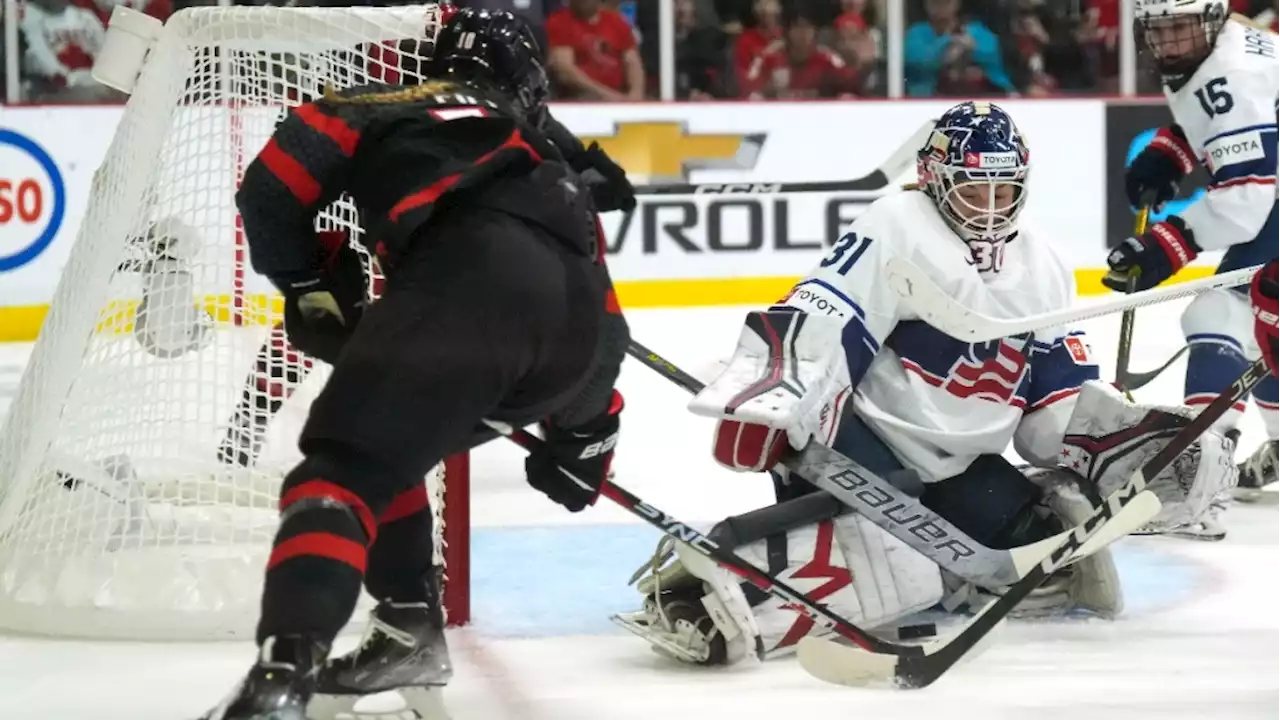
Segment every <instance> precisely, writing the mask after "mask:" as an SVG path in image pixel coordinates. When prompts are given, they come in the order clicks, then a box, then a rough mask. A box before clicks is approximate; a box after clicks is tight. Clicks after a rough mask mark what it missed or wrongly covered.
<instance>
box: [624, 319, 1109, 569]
mask: <svg viewBox="0 0 1280 720" xmlns="http://www.w3.org/2000/svg"><path fill="white" fill-rule="evenodd" d="M784 334H785V333H783V332H779V333H778V336H779V337H781V336H782V335H784ZM628 352H629V353H630V354H631V355H632V356H633V357H635V358H636V359H637V360H640V361H641V362H642V363H644V364H645V365H648V366H649V367H650V368H652V369H653V370H656V371H657V372H659V373H660V374H662V375H664V376H665V377H666V378H667V379H668V380H671V381H672V382H674V383H675V384H677V385H679V386H680V387H682V388H684V389H685V390H687V391H688V392H690V393H695V394H696V393H698V392H699V391H701V390H702V387H703V383H702V382H701V381H699V380H698V379H697V378H695V377H693V376H692V375H689V374H688V373H686V372H684V371H683V370H681V369H680V368H678V367H676V366H675V365H674V364H672V363H671V362H669V361H668V360H666V359H664V358H663V357H662V356H660V355H658V354H657V353H655V352H653V351H652V350H649V349H648V348H646V347H645V346H643V345H641V344H640V343H638V342H636V341H634V340H633V341H632V342H631V345H630V347H629V348H628ZM780 463H781V464H782V465H784V466H785V467H786V468H787V469H789V470H790V471H791V472H792V473H794V474H795V475H796V476H797V477H799V478H801V479H803V480H804V481H805V482H807V483H809V484H811V485H813V486H815V487H817V488H818V489H820V490H822V491H824V492H826V493H827V494H829V495H831V496H832V497H834V498H836V499H837V500H839V501H840V502H841V503H843V504H844V505H846V506H848V507H850V508H852V509H853V510H855V511H857V512H858V514H860V515H862V516H863V517H865V518H867V519H868V520H870V521H871V522H873V523H875V524H876V525H877V526H879V527H880V528H882V529H883V530H884V531H885V532H887V533H889V534H890V535H893V536H894V537H896V538H898V539H899V540H901V541H902V542H904V543H906V544H907V545H908V546H910V547H911V548H912V549H914V550H915V551H916V552H918V553H920V554H921V555H924V556H925V557H927V558H929V559H930V560H932V561H933V562H934V563H936V564H937V565H939V566H941V567H943V568H945V569H946V570H947V571H948V572H951V573H953V574H955V575H957V576H959V577H961V578H964V579H965V580H968V581H969V582H972V583H974V584H975V585H978V586H980V587H984V588H998V587H1004V586H1006V585H1011V584H1013V583H1015V582H1017V581H1018V580H1019V579H1020V578H1022V577H1023V576H1025V575H1026V574H1027V573H1028V572H1030V571H1031V569H1032V568H1034V567H1035V566H1036V565H1038V564H1039V563H1040V561H1041V560H1042V559H1043V558H1044V555H1045V553H1047V552H1049V551H1050V550H1052V549H1053V548H1056V547H1058V545H1060V544H1061V543H1062V542H1063V541H1064V540H1066V539H1067V537H1068V536H1069V535H1070V534H1071V533H1070V531H1068V532H1063V533H1060V534H1058V535H1054V536H1053V537H1049V538H1045V539H1044V540H1041V541H1039V542H1035V543H1032V544H1030V545H1022V546H1020V547H1015V548H1010V549H1008V550H1003V549H996V548H991V547H987V546H986V545H983V544H982V543H980V542H978V541H977V540H974V539H973V538H971V537H969V536H968V535H967V534H966V533H965V532H964V531H962V530H960V529H959V528H957V527H956V526H955V525H953V524H951V522H950V521H948V520H947V519H946V518H943V517H942V516H941V515H939V514H937V513H935V512H934V511H932V510H930V509H929V508H927V507H925V506H924V505H923V504H921V503H920V501H919V500H917V499H916V498H914V497H912V496H910V495H908V494H907V493H905V492H903V491H901V490H899V489H898V487H897V486H896V485H895V484H894V483H893V482H892V481H890V480H887V479H884V478H881V477H880V476H878V475H876V474H875V473H873V472H871V471H870V470H868V469H866V468H864V467H863V466H862V465H860V464H858V463H857V462H856V461H854V460H852V459H850V458H848V457H846V456H844V455H843V454H841V453H839V452H837V451H835V450H833V449H831V448H829V447H826V446H825V445H823V444H821V443H818V442H811V443H809V444H808V446H806V447H805V449H804V450H803V451H801V452H799V453H787V454H785V455H784V456H783V457H782V459H781V460H780ZM900 472H901V473H902V474H903V475H910V476H912V477H911V478H910V480H911V481H912V482H913V483H914V484H917V485H918V484H919V482H920V480H919V478H918V477H915V473H914V472H912V471H910V470H903V471H900ZM891 477H892V476H891ZM1118 537H1119V536H1116V538H1118ZM1116 538H1112V539H1113V540H1114V539H1116ZM1087 554H1088V553H1080V554H1078V555H1076V556H1075V557H1074V558H1073V559H1079V558H1081V557H1084V556H1085V555H1087Z"/></svg>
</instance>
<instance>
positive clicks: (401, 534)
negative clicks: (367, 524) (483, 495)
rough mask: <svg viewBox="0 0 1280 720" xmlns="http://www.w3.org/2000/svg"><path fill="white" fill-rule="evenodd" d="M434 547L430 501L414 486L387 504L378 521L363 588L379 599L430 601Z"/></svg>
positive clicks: (420, 487)
mask: <svg viewBox="0 0 1280 720" xmlns="http://www.w3.org/2000/svg"><path fill="white" fill-rule="evenodd" d="M433 554H434V544H433V538H432V516H431V506H430V499H429V498H428V496H427V488H426V484H425V483H421V482H419V483H417V484H416V485H414V486H413V487H412V488H410V489H408V490H406V491H404V492H402V493H400V494H399V495H397V496H396V497H395V499H393V500H392V501H391V504H390V505H388V506H387V509H386V510H384V511H383V513H382V515H381V516H379V518H378V538H377V540H376V541H375V542H374V543H373V546H372V547H370V548H369V565H368V570H367V571H366V572H365V588H366V589H368V591H369V594H370V595H371V596H373V597H374V598H377V599H379V600H392V601H394V602H434V601H435V597H436V595H435V593H433V592H432V591H431V590H430V589H429V587H428V586H429V584H430V582H431V581H432V578H433V570H434V567H433V562H434V561H433Z"/></svg>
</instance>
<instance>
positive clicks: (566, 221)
mask: <svg viewBox="0 0 1280 720" xmlns="http://www.w3.org/2000/svg"><path fill="white" fill-rule="evenodd" d="M344 192H345V193H347V194H349V195H350V196H351V198H352V199H353V200H354V202H355V205H356V207H357V209H358V210H359V211H360V219H361V224H362V225H363V227H364V230H365V235H364V237H363V238H362V240H363V242H364V243H365V244H366V245H367V246H368V248H369V250H370V251H371V252H373V253H375V254H376V255H378V256H379V257H380V258H382V260H383V262H384V265H385V266H387V269H388V271H391V270H392V269H393V268H394V264H395V259H396V258H397V257H398V256H400V255H401V254H402V253H403V252H404V250H405V249H406V247H407V245H408V243H409V242H410V241H411V238H413V237H414V236H415V233H416V232H417V231H418V230H419V229H420V228H422V226H423V225H425V224H427V223H429V222H431V221H433V220H435V219H438V218H439V217H441V216H442V215H444V214H446V213H450V212H457V211H459V210H465V209H466V208H477V207H486V208H492V209H496V210H500V211H503V212H506V213H509V214H512V215H515V216H517V217H520V218H522V219H524V220H526V221H528V222H532V223H534V224H537V225H539V226H541V227H542V228H543V229H544V230H546V231H547V232H548V233H550V234H551V235H553V236H556V237H557V238H559V239H561V240H562V241H564V242H565V243H566V244H568V245H570V246H571V247H573V248H574V249H577V250H579V251H580V252H583V253H586V254H592V255H595V254H597V253H598V250H599V247H600V245H601V244H602V241H601V240H600V239H599V237H598V235H597V229H596V226H595V220H594V209H593V208H592V206H591V205H590V200H589V194H588V193H586V192H579V191H578V188H577V187H576V177H575V176H574V175H573V173H572V171H571V170H569V169H568V168H567V167H566V166H564V164H563V162H562V160H561V157H560V154H559V151H558V150H557V149H556V148H555V146H554V145H552V144H551V143H550V142H549V141H547V140H546V139H545V138H543V137H542V136H541V134H539V133H537V132H535V131H532V130H531V129H529V128H528V127H526V126H524V125H523V124H522V123H521V122H519V121H517V120H516V119H515V118H514V116H513V113H512V112H511V111H510V110H509V109H508V107H507V105H506V103H505V102H504V101H503V100H502V99H501V98H499V97H497V96H492V95H489V94H486V93H485V92H483V91H479V90H475V89H472V88H469V87H463V86H459V85H454V84H451V83H444V82H436V81H429V82H426V83H424V84H422V85H417V86H409V87H405V86H393V85H384V84H378V83H375V84H369V85H362V86H359V87H355V88H350V89H348V90H344V91H342V92H340V93H328V94H326V96H325V97H324V98H322V99H320V100H317V101H315V102H310V103H306V104H304V105H301V106H299V107H297V108H294V109H293V110H292V111H290V112H289V114H288V115H287V116H286V117H285V119H284V120H282V121H281V122H280V124H279V125H278V126H277V127H276V131H275V133H274V134H273V135H272V137H271V139H270V141H268V143H267V145H266V147H265V148H263V150H262V152H261V153H259V154H258V156H257V157H256V158H255V159H254V161H253V162H252V163H251V164H250V165H249V166H248V167H247V168H246V170H245V174H244V179H243V181H242V182H241V185H240V189H239V190H238V191H237V193H236V205H237V207H238V208H239V210H240V215H241V217H242V219H243V225H244V232H245V237H246V239H247V242H248V244H249V249H250V257H251V261H252V264H253V267H254V269H255V270H256V271H258V272H259V273H262V274H263V275H266V276H268V277H273V278H287V277H291V276H295V275H302V274H305V273H306V272H308V270H309V269H310V268H311V267H312V259H313V258H314V257H315V252H316V247H315V229H314V223H315V216H316V214H317V213H318V212H319V211H320V210H321V209H323V208H324V207H325V206H327V205H329V204H330V203H332V202H333V201H334V200H336V199H337V198H338V197H339V196H340V195H341V194H342V193H344Z"/></svg>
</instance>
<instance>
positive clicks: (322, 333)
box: [271, 232, 366, 365]
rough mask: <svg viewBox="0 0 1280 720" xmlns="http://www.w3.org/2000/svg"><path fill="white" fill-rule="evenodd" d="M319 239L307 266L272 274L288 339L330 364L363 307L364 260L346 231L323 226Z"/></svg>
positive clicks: (358, 318) (336, 356)
mask: <svg viewBox="0 0 1280 720" xmlns="http://www.w3.org/2000/svg"><path fill="white" fill-rule="evenodd" d="M317 239H318V240H319V241H320V243H321V246H322V247H321V248H320V249H319V250H318V251H317V253H316V257H315V261H314V263H313V268H312V269H311V270H310V271H308V272H305V273H300V274H298V275H296V276H291V277H275V278H272V279H271V280H272V282H273V283H275V286H276V287H277V288H279V289H280V292H281V293H283V294H284V330H285V335H287V336H288V338H289V344H291V345H293V346H294V347H295V348H297V349H298V350H301V351H302V352H304V353H306V354H308V355H310V356H311V357H314V358H316V359H318V360H322V361H324V362H326V363H329V364H330V365H332V364H333V363H334V362H336V361H337V359H338V354H339V353H341V352H342V347H343V346H344V345H346V343H347V339H348V338H350V337H351V334H352V333H353V332H355V329H356V325H357V324H358V323H359V322H360V317H361V315H363V313H364V306H365V287H366V280H365V275H364V263H362V262H361V260H360V254H359V253H357V252H356V251H355V249H354V248H352V247H351V246H350V245H348V244H347V242H346V233H336V232H323V233H320V234H319V235H318V238H317Z"/></svg>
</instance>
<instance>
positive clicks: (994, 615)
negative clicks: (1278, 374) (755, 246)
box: [627, 341, 1266, 688]
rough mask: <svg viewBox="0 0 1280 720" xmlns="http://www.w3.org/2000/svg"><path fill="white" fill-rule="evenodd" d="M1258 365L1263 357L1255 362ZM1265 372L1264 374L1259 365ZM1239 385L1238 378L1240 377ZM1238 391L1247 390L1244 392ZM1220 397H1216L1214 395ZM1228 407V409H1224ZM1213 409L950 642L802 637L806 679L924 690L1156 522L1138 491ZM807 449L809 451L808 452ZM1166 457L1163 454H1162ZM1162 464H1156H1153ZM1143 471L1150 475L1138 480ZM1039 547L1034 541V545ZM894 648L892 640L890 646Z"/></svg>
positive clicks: (1149, 500) (675, 375) (655, 359)
mask: <svg viewBox="0 0 1280 720" xmlns="http://www.w3.org/2000/svg"><path fill="white" fill-rule="evenodd" d="M627 352H628V354H630V355H631V356H632V357H636V359H637V360H640V361H641V363H644V364H645V365H648V366H649V368H652V369H654V370H657V372H658V373H660V374H663V375H666V377H667V378H668V379H671V380H672V382H675V383H676V384H680V386H681V387H684V388H685V389H689V391H691V392H694V391H695V388H700V387H701V383H700V382H698V379H696V378H694V377H692V375H690V374H687V373H685V372H684V370H681V369H680V368H677V366H676V365H673V364H672V363H671V361H668V360H666V359H663V357H662V356H660V355H658V354H655V352H652V351H649V350H648V348H645V347H644V346H643V345H640V343H637V342H635V341H631V345H630V346H628V348H627ZM1260 364H1261V360H1260ZM1263 372H1266V370H1265V365H1263ZM1242 382H1243V380H1242ZM1253 383H1257V379H1254V380H1252V382H1251V384H1249V387H1253ZM1243 392H1248V389H1245V391H1243ZM1219 400H1221V398H1219ZM1230 405H1231V404H1230V402H1228V404H1226V407H1230ZM1211 410H1215V411H1216V414H1217V415H1221V414H1222V413H1224V411H1225V410H1222V409H1220V407H1219V405H1217V401H1215V404H1212V405H1210V406H1208V407H1206V409H1204V411H1203V413H1201V415H1199V416H1197V419H1196V420H1193V421H1192V424H1189V425H1188V429H1184V430H1183V432H1180V433H1178V434H1176V436H1175V437H1174V438H1172V439H1171V441H1170V442H1169V445H1166V446H1165V448H1164V450H1161V451H1160V452H1158V454H1156V456H1155V457H1152V460H1149V461H1148V462H1147V465H1144V466H1143V468H1142V469H1140V470H1139V471H1138V473H1135V474H1134V479H1130V482H1129V484H1128V486H1125V487H1124V488H1121V489H1120V491H1116V492H1115V493H1112V495H1111V496H1110V497H1108V498H1107V500H1106V502H1105V503H1103V505H1102V506H1101V507H1098V509H1096V510H1094V512H1093V515H1092V516H1091V518H1089V519H1088V520H1085V521H1084V523H1082V524H1079V525H1076V527H1075V528H1073V529H1071V530H1069V532H1068V533H1064V534H1065V536H1066V538H1065V541H1062V542H1061V544H1055V546H1052V547H1047V548H1044V550H1043V553H1042V556H1041V560H1039V562H1037V564H1036V565H1034V566H1033V568H1030V569H1029V570H1028V573H1027V574H1025V575H1023V577H1021V578H1020V579H1018V582H1015V583H1012V587H1010V588H1009V589H1007V591H1006V592H1005V594H1004V596H1001V597H1000V598H997V600H996V601H993V602H991V603H988V605H987V606H986V607H983V609H982V611H979V612H978V614H977V615H974V616H973V618H972V619H969V621H968V623H965V625H964V626H963V628H961V629H960V630H959V632H957V633H956V634H954V635H952V637H951V638H948V639H940V641H934V642H932V643H928V644H924V646H916V647H919V648H920V652H911V653H905V652H904V653H884V652H881V651H874V650H873V651H872V652H870V653H867V652H859V651H856V650H854V648H850V647H847V646H842V644H837V643H835V642H832V641H829V639H822V638H814V637H806V638H803V639H801V641H800V643H799V646H797V653H799V656H800V664H801V666H803V667H804V669H805V670H806V671H808V673H809V674H810V675H813V676H815V678H818V679H822V680H827V682H829V683H837V684H844V685H869V684H876V683H884V682H892V683H895V684H896V685H899V687H901V688H923V687H925V685H928V684H931V683H933V680H936V679H938V678H940V676H941V675H942V674H943V673H946V671H947V669H950V667H951V666H952V665H955V664H956V662H957V661H959V660H960V659H961V657H963V656H965V655H969V653H972V652H973V651H974V648H977V647H979V644H980V643H982V641H984V639H987V638H988V637H989V634H991V632H992V630H993V629H995V628H996V626H997V625H1000V624H1001V623H1002V621H1004V620H1005V618H1006V616H1007V615H1009V612H1010V611H1012V610H1014V607H1016V606H1018V603H1019V602H1021V601H1023V598H1025V597H1027V596H1028V594H1030V592H1032V591H1034V589H1036V588H1037V587H1039V584H1041V583H1043V582H1044V578H1047V577H1048V575H1050V574H1051V573H1053V571H1056V570H1059V569H1060V568H1062V566H1065V565H1066V564H1069V562H1070V561H1071V559H1074V557H1083V556H1085V555H1091V553H1093V552H1097V551H1098V550H1101V548H1102V547H1106V546H1107V544H1110V543H1111V542H1115V541H1116V539H1119V538H1120V537H1124V536H1126V534H1129V533H1130V532H1133V530H1134V529H1137V528H1139V527H1142V525H1143V524H1146V523H1147V521H1149V520H1151V519H1152V518H1155V516H1156V514H1157V512H1160V500H1158V498H1156V496H1155V495H1152V493H1149V492H1143V488H1144V487H1146V483H1147V478H1151V477H1155V475H1156V474H1158V473H1160V471H1161V470H1164V468H1165V466H1167V465H1169V464H1170V462H1172V460H1174V457H1176V456H1178V455H1180V454H1181V451H1183V450H1185V447H1187V446H1189V445H1190V443H1192V442H1193V441H1194V439H1196V438H1197V437H1199V434H1201V433H1202V432H1203V429H1204V428H1207V427H1208V425H1210V424H1212V421H1213V420H1212V419H1208V420H1207V421H1204V423H1203V424H1201V427H1199V428H1198V429H1197V430H1196V434H1194V436H1190V438H1188V439H1185V442H1183V447H1181V448H1179V450H1178V451H1176V452H1172V454H1171V455H1170V454H1169V448H1170V447H1172V446H1174V443H1175V442H1178V441H1180V439H1183V438H1184V436H1187V434H1188V430H1189V429H1190V428H1192V427H1196V425H1197V423H1199V420H1201V416H1203V415H1207V414H1208V413H1210V411H1211ZM814 445H817V443H809V447H814ZM806 451H808V448H806ZM1166 456H1167V457H1166ZM1157 460H1158V461H1160V464H1158V466H1156V461H1157ZM1148 469H1151V470H1149V475H1146V477H1143V475H1144V474H1146V473H1147V471H1148ZM1139 482H1140V487H1138V488H1137V489H1134V491H1133V492H1128V493H1126V492H1125V491H1128V489H1129V487H1130V486H1134V484H1135V483H1139ZM1039 544H1041V543H1037V544H1036V546H1029V547H1037V546H1039ZM890 644H892V643H890Z"/></svg>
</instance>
